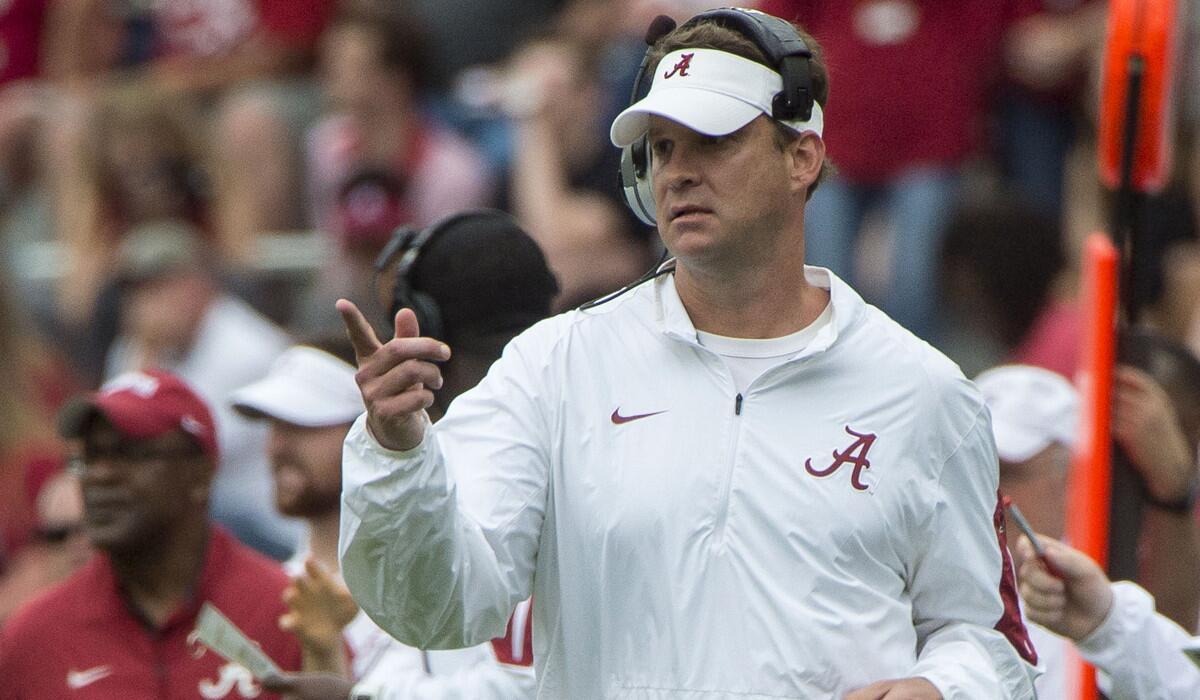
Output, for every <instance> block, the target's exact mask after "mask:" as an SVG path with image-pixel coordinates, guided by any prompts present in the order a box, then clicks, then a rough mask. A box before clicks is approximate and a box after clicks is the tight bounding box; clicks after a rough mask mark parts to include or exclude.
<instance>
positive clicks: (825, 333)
mask: <svg viewBox="0 0 1200 700" xmlns="http://www.w3.org/2000/svg"><path fill="white" fill-rule="evenodd" d="M804 278H805V279H806V280H807V281H808V283H809V284H811V285H814V286H816V287H820V288H821V289H827V290H829V303H830V304H831V305H832V307H833V309H832V318H831V320H830V323H829V325H828V326H826V327H825V328H822V329H821V331H820V332H819V333H818V334H817V336H816V337H815V338H813V341H812V342H811V343H809V344H808V346H807V347H806V348H804V350H802V351H800V352H799V353H797V354H796V355H795V356H794V357H792V358H790V359H791V360H799V359H802V358H805V357H811V356H812V355H816V354H818V353H821V352H824V351H825V350H828V349H829V348H830V347H831V346H832V345H833V344H834V343H835V342H837V339H838V338H839V337H841V336H842V335H843V334H845V333H846V332H847V331H848V329H849V328H850V326H851V325H852V324H854V323H855V321H856V320H857V319H858V316H859V314H860V313H862V310H863V308H864V307H865V306H866V303H865V302H863V300H862V297H860V296H859V295H858V292H855V291H854V290H853V289H852V288H851V287H850V285H848V284H846V283H845V282H843V281H842V280H841V279H840V278H838V276H837V275H835V274H833V273H832V272H830V271H829V270H827V269H826V268H823V267H816V266H813V265H805V266H804ZM653 290H654V291H653V294H654V304H655V310H656V314H655V316H656V320H657V322H658V325H659V328H660V330H661V331H662V332H663V333H665V334H666V335H667V336H669V337H671V338H674V339H676V340H679V341H682V342H685V343H690V344H692V345H698V344H699V341H698V340H697V338H696V327H695V325H693V324H692V319H691V317H690V316H688V312H687V309H685V308H684V306H683V301H682V300H681V299H680V298H679V292H678V291H677V290H676V288H675V275H674V274H670V275H663V276H662V277H660V278H658V279H657V280H655V281H654V287H653Z"/></svg>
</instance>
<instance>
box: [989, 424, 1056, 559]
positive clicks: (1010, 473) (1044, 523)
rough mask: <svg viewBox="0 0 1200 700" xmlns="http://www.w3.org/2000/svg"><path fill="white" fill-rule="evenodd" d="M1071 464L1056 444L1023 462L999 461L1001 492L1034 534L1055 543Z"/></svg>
mask: <svg viewBox="0 0 1200 700" xmlns="http://www.w3.org/2000/svg"><path fill="white" fill-rule="evenodd" d="M1070 464H1071V451H1070V449H1068V448H1067V447H1066V446H1065V445H1061V444H1059V443H1053V444H1051V445H1050V446H1048V447H1046V449H1044V450H1042V451H1041V452H1039V453H1037V454H1036V455H1034V456H1033V457H1031V458H1029V459H1028V460H1026V461H1024V462H1006V461H1004V460H1000V492H1001V493H1003V494H1004V495H1006V496H1008V497H1009V498H1011V499H1012V501H1013V503H1015V504H1017V507H1019V508H1020V509H1021V512H1022V513H1023V514H1024V515H1025V518H1026V519H1027V520H1029V524H1030V525H1032V526H1033V529H1034V530H1037V531H1038V532H1039V533H1041V534H1043V535H1049V536H1050V537H1054V538H1056V539H1057V538H1061V537H1062V533H1063V529H1064V522H1065V512H1066V496H1065V495H1064V494H1066V491H1067V474H1068V473H1069V471H1070ZM1011 543H1012V540H1010V544H1011Z"/></svg>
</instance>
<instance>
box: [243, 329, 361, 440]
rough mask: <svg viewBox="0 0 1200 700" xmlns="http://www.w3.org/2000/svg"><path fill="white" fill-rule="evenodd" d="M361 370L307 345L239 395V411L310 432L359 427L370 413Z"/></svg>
mask: <svg viewBox="0 0 1200 700" xmlns="http://www.w3.org/2000/svg"><path fill="white" fill-rule="evenodd" d="M354 372H355V368H354V366H353V365H350V364H348V363H346V362H343V361H342V360H340V359H338V358H336V357H334V356H333V355H330V354H329V353H327V352H324V351H322V350H318V349H316V348H313V347H308V346H305V345H297V346H295V347H292V348H290V349H288V350H287V351H286V352H284V353H283V354H282V355H280V356H279V357H278V359H276V360H275V362H274V363H273V364H272V365H271V369H270V371H268V372H267V376H265V377H263V378H262V379H260V380H258V381H257V382H254V383H253V384H250V385H248V386H244V387H242V388H241V389H238V390H237V391H235V392H234V393H233V395H232V396H231V397H230V402H231V403H232V404H233V408H234V409H235V410H236V411H237V412H238V413H241V414H242V415H244V416H246V417H248V418H274V419H276V420H281V421H284V422H286V423H291V424H293V425H299V426H301V427H304V428H322V427H326V426H331V425H342V424H344V423H353V422H354V419H355V418H358V416H359V415H360V414H362V412H363V411H364V410H366V409H365V408H364V406H363V401H362V394H361V393H359V390H358V384H357V383H356V382H355V381H354Z"/></svg>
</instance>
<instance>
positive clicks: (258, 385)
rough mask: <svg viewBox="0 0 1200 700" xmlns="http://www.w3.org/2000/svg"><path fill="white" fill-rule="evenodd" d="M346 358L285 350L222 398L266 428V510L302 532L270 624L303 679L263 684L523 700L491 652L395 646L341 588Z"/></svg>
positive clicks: (520, 685)
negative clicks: (286, 633) (269, 485)
mask: <svg viewBox="0 0 1200 700" xmlns="http://www.w3.org/2000/svg"><path fill="white" fill-rule="evenodd" d="M353 359H354V355H353V352H352V350H351V348H350V347H349V346H348V345H347V343H346V342H345V341H344V340H343V341H340V342H338V341H332V340H331V341H319V342H316V343H314V344H313V345H297V346H294V347H292V348H291V349H289V350H287V351H286V352H285V353H283V354H282V355H281V356H280V357H279V358H278V359H277V360H276V361H275V363H274V364H273V365H272V367H271V369H270V372H269V373H268V374H267V376H265V377H263V378H262V379H261V380H259V381H258V382H255V383H254V384H250V385H249V386H246V387H243V388H241V389H239V390H238V391H237V392H235V393H234V394H233V396H232V397H231V401H232V403H233V406H234V408H235V409H236V410H237V411H238V412H239V413H241V414H243V415H245V416H247V417H248V418H252V419H262V420H266V421H268V422H269V423H270V431H269V440H268V457H269V459H270V462H271V467H272V470H273V472H274V476H275V503H276V507H277V508H278V509H279V511H280V512H281V513H283V514H284V515H288V516H292V517H299V518H303V519H304V520H305V522H306V523H307V525H308V527H309V537H308V541H307V543H306V545H307V546H305V547H302V549H301V552H300V553H299V554H297V555H296V557H294V558H293V559H292V560H291V561H289V562H287V563H286V564H285V568H286V569H287V570H288V573H289V574H291V575H292V576H293V578H294V582H293V584H292V586H291V587H290V588H289V589H288V590H287V591H286V592H285V594H284V599H285V601H286V602H287V603H288V607H289V612H288V614H286V615H284V616H283V617H282V618H281V620H280V625H281V626H282V627H283V628H284V629H287V630H290V631H292V632H293V633H294V634H296V636H297V637H298V638H299V639H300V641H301V643H302V646H303V650H304V670H305V671H306V673H301V674H292V675H289V676H287V677H284V678H273V679H265V685H266V686H268V688H270V689H272V690H276V691H281V692H287V693H288V697H293V698H299V699H300V700H323V699H326V698H327V699H328V700H345V698H348V697H353V698H362V699H364V700H365V699H371V700H374V699H376V698H378V699H380V700H383V699H395V700H399V699H400V698H404V699H406V700H407V699H408V698H427V699H430V700H435V699H441V698H501V699H504V700H517V699H524V698H530V697H532V695H533V686H534V677H533V669H532V668H530V667H528V666H516V665H508V664H501V663H499V662H498V660H497V656H496V653H495V651H494V650H493V645H492V644H481V645H478V646H475V647H472V648H467V649H459V650H451V651H421V650H419V649H415V648H412V647H409V646H405V645H403V644H401V643H400V642H397V641H396V640H394V639H392V638H391V637H389V636H388V635H387V633H385V632H383V631H382V630H381V629H379V628H378V627H377V626H376V625H375V624H374V623H373V622H371V620H370V619H369V618H368V617H367V616H366V615H365V614H363V613H362V612H361V611H359V610H358V608H357V607H356V606H355V605H354V601H353V599H351V598H350V595H349V592H348V591H346V590H345V587H344V585H343V584H342V583H341V581H340V578H339V577H338V575H337V571H338V561H337V540H338V519H339V512H340V497H341V476H342V464H341V463H342V441H343V440H344V439H345V437H346V432H347V431H348V430H349V429H350V424H351V423H353V422H354V419H355V418H357V417H358V416H359V414H361V413H362V412H363V403H362V397H361V395H360V394H359V392H358V387H357V386H356V385H355V383H354V366H353V364H351V362H353ZM347 647H348V648H349V650H350V658H349V659H348V660H347V659H346V658H345V650H346V648H347ZM352 691H353V692H352Z"/></svg>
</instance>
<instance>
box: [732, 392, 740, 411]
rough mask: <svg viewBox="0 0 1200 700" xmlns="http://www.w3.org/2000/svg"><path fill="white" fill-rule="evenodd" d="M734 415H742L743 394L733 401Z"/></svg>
mask: <svg viewBox="0 0 1200 700" xmlns="http://www.w3.org/2000/svg"><path fill="white" fill-rule="evenodd" d="M733 415H735V416H740V415H742V395H741V394H738V395H737V398H736V399H734V401H733Z"/></svg>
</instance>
